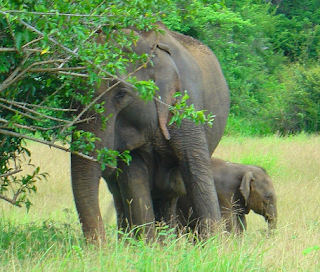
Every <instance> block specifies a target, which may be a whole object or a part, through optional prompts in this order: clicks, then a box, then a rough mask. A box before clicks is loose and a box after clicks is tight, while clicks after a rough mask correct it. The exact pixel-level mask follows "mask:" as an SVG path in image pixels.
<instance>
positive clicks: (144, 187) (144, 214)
mask: <svg viewBox="0 0 320 272" xmlns="http://www.w3.org/2000/svg"><path fill="white" fill-rule="evenodd" d="M131 157H132V161H131V163H130V165H129V166H127V165H123V164H122V167H121V169H122V173H121V174H120V175H119V177H118V179H119V187H120V191H121V195H122V201H123V207H124V211H125V219H126V221H127V222H126V223H127V225H128V228H129V229H130V228H133V227H140V228H141V229H139V231H138V233H135V234H137V235H138V236H143V237H146V238H152V237H153V236H154V212H153V204H152V199H151V193H150V190H151V189H150V174H149V172H150V169H148V166H147V164H146V163H145V161H144V160H143V158H141V156H140V155H139V154H136V153H134V152H132V153H131Z"/></svg>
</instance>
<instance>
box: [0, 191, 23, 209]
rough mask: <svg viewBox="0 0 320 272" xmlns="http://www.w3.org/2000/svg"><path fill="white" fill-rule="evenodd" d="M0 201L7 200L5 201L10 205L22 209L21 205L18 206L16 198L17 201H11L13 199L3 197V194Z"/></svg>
mask: <svg viewBox="0 0 320 272" xmlns="http://www.w3.org/2000/svg"><path fill="white" fill-rule="evenodd" d="M0 199H3V200H5V201H7V202H9V203H11V204H13V205H15V206H18V207H20V208H21V205H20V204H18V205H17V199H16V198H15V199H11V198H9V197H6V196H5V195H3V194H0Z"/></svg>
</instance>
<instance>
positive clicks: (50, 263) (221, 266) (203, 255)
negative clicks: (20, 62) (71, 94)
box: [0, 134, 320, 271]
mask: <svg viewBox="0 0 320 272" xmlns="http://www.w3.org/2000/svg"><path fill="white" fill-rule="evenodd" d="M30 148H31V149H32V154H33V159H32V160H33V162H34V163H35V164H40V165H41V167H42V171H46V172H48V173H50V178H49V179H48V181H43V182H40V183H39V184H38V194H37V195H35V196H34V197H33V198H32V200H33V203H34V206H33V207H31V210H30V211H29V213H26V211H25V210H23V209H19V208H16V207H13V206H10V204H7V203H5V202H3V201H2V202H0V271H320V264H319V260H320V249H319V247H320V239H319V238H320V209H319V207H320V194H319V192H320V183H319V178H320V167H319V166H320V165H319V161H320V137H318V136H308V135H303V134H302V135H300V136H294V137H285V138H279V137H276V136H270V137H264V138H249V137H225V138H224V139H223V140H222V142H221V143H220V145H219V146H218V149H217V150H216V153H215V156H217V157H220V158H223V159H226V160H229V161H233V162H239V163H246V164H256V165H260V166H262V167H264V168H266V169H267V171H268V173H269V175H270V176H271V177H272V179H273V181H274V186H275V189H276V192H277V196H278V213H279V219H278V230H277V231H276V232H275V233H274V234H273V235H267V233H266V229H267V224H266V223H265V222H264V219H263V218H262V217H261V216H258V215H256V214H254V213H253V212H251V213H250V214H249V215H248V231H247V232H246V233H245V234H244V235H243V236H242V237H234V236H232V235H228V234H225V233H220V234H217V235H216V236H215V237H212V239H209V240H208V241H205V242H201V243H197V244H194V243H193V242H192V240H191V239H188V237H187V236H181V237H179V238H176V237H173V235H172V233H170V232H162V234H163V235H162V236H161V237H162V238H161V242H154V243H152V244H145V243H143V242H142V241H136V240H132V239H130V238H128V237H127V238H123V239H117V238H116V228H115V216H114V210H113V207H112V202H111V196H110V194H109V192H108V190H107V188H106V186H105V184H104V182H101V185H100V186H101V192H100V200H101V210H102V214H103V217H104V220H105V222H106V230H107V243H106V245H104V246H101V247H94V246H92V245H87V244H86V243H85V241H84V239H83V236H82V233H81V229H80V225H79V223H78V219H77V215H76V211H75V207H74V203H73V197H72V192H71V184H70V171H69V168H70V162H69V156H68V154H66V153H64V152H62V151H58V150H52V149H50V148H47V147H45V146H41V145H36V144H30Z"/></svg>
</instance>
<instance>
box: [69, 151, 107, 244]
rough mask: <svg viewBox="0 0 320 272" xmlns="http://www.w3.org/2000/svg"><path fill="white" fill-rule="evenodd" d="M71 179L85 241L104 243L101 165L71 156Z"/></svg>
mask: <svg viewBox="0 0 320 272" xmlns="http://www.w3.org/2000/svg"><path fill="white" fill-rule="evenodd" d="M71 178H72V190H73V195H74V200H75V204H76V208H77V212H78V216H79V220H80V223H81V225H82V231H83V233H84V235H85V237H86V239H87V240H89V241H91V240H92V241H96V240H99V239H100V240H101V241H104V240H105V229H104V225H103V222H102V217H101V213H100V207H99V181H100V178H101V165H100V164H99V163H96V162H92V161H89V160H87V159H84V158H81V157H80V156H77V155H73V154H72V155H71Z"/></svg>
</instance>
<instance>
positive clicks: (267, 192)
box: [177, 158, 277, 232]
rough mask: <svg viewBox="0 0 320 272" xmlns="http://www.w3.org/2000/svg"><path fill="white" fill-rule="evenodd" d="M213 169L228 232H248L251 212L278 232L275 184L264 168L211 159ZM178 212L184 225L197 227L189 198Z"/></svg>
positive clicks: (180, 201)
mask: <svg viewBox="0 0 320 272" xmlns="http://www.w3.org/2000/svg"><path fill="white" fill-rule="evenodd" d="M211 169H212V172H213V177H214V183H215V186H216V190H217V194H218V199H219V204H220V210H221V216H222V218H223V219H224V220H225V222H226V228H227V230H228V231H231V230H234V231H239V232H242V230H243V229H246V227H247V223H246V218H245V215H246V214H248V213H249V212H250V210H253V211H254V212H256V213H258V214H260V215H262V216H263V217H264V218H265V220H266V221H267V222H268V227H269V229H274V228H276V223H277V198H276V194H275V190H274V188H273V184H272V181H271V179H270V177H269V176H268V174H267V173H266V171H265V170H264V169H263V168H261V167H258V166H254V165H244V164H238V163H230V162H226V161H223V160H221V159H217V158H211ZM177 208H178V220H179V221H180V223H181V224H182V225H184V226H186V225H189V226H191V227H192V226H194V225H195V223H194V222H192V220H193V217H192V214H190V211H192V210H191V208H192V207H191V205H190V200H189V199H188V197H187V196H186V195H184V196H182V197H180V198H179V200H178V204H177Z"/></svg>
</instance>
